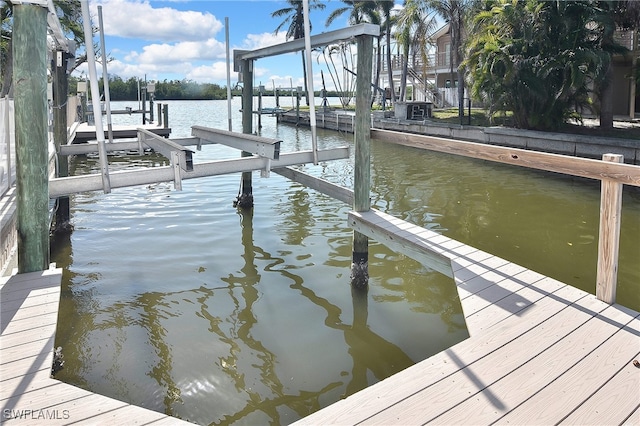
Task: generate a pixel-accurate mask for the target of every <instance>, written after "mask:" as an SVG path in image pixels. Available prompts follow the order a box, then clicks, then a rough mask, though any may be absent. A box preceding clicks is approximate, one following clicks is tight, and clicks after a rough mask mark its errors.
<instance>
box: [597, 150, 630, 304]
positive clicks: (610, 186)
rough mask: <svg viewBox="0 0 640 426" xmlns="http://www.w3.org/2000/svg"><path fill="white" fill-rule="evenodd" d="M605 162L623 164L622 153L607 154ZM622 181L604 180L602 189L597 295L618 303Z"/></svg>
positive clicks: (607, 301) (611, 302)
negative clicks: (617, 286)
mask: <svg viewBox="0 0 640 426" xmlns="http://www.w3.org/2000/svg"><path fill="white" fill-rule="evenodd" d="M602 160H603V161H610V162H614V163H622V162H623V161H624V157H623V156H622V155H620V154H604V155H603V156H602ZM622 186H623V185H622V184H621V183H618V182H613V181H611V180H607V179H603V180H602V188H601V190H600V230H599V237H598V269H597V278H596V280H597V282H596V297H597V298H598V299H600V300H602V301H603V302H606V303H610V304H613V303H615V302H616V285H617V281H618V251H619V247H620V219H621V215H622Z"/></svg>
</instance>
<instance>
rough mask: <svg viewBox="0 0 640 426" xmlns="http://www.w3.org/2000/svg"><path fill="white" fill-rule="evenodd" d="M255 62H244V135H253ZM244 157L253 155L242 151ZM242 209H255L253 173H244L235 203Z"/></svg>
mask: <svg viewBox="0 0 640 426" xmlns="http://www.w3.org/2000/svg"><path fill="white" fill-rule="evenodd" d="M253 65H254V62H253V60H243V61H242V65H241V66H242V133H245V134H247V135H251V134H253V121H252V120H253ZM241 156H242V157H249V156H251V153H249V152H246V151H242V154H241ZM234 205H235V206H238V207H240V208H247V209H248V208H252V207H253V182H252V181H251V172H242V178H241V182H240V193H239V194H238V198H237V199H236V201H235V202H234Z"/></svg>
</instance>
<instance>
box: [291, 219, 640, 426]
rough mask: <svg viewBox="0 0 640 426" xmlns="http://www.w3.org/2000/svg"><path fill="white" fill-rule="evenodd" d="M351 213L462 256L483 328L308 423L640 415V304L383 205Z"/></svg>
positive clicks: (570, 420) (356, 222)
mask: <svg viewBox="0 0 640 426" xmlns="http://www.w3.org/2000/svg"><path fill="white" fill-rule="evenodd" d="M349 222H350V224H351V225H352V226H353V227H354V229H356V230H358V231H359V232H364V233H367V234H368V235H369V236H375V237H376V238H377V239H378V240H379V241H380V242H382V243H390V245H394V244H402V245H403V246H404V247H406V249H407V250H406V252H407V254H408V255H411V253H413V254H415V253H423V252H435V253H437V254H436V255H435V256H434V258H435V260H436V263H435V264H436V265H438V264H440V265H441V264H442V262H438V258H442V256H444V257H445V258H448V259H450V261H451V271H452V275H453V277H454V279H455V283H456V286H457V288H458V293H459V295H460V299H461V301H462V308H463V311H464V315H465V319H466V321H467V326H468V328H469V333H470V335H471V337H470V338H469V339H467V340H465V341H463V342H461V343H459V344H457V345H455V346H453V347H452V348H450V349H448V350H446V351H444V352H441V353H439V354H437V355H435V356H432V357H430V358H428V359H426V360H424V361H422V362H420V363H418V364H415V365H413V366H411V367H409V368H407V369H405V370H403V371H401V372H400V373H398V374H396V375H394V376H391V377H389V378H388V379H386V380H383V381H381V382H378V383H376V384H374V385H373V386H370V387H368V388H366V389H364V390H362V391H360V392H358V393H356V394H354V395H352V396H350V397H348V398H346V399H343V400H341V401H339V402H337V403H335V404H333V405H331V406H329V407H326V408H324V409H322V410H320V411H318V412H316V413H314V414H311V415H309V416H308V417H305V418H303V419H301V420H300V421H298V422H297V423H295V424H296V425H320V424H323V425H328V424H342V425H353V424H383V425H392V424H398V425H400V424H401V425H412V424H426V423H433V424H494V423H499V424H560V423H561V424H581V425H586V424H594V425H604V424H634V425H637V424H640V368H639V367H638V366H636V365H634V362H637V361H640V318H639V316H638V315H639V313H638V312H635V311H632V310H630V309H627V308H625V307H622V306H620V305H609V304H607V303H604V302H602V301H600V300H598V299H596V297H595V296H593V295H591V294H588V293H585V292H583V291H581V290H578V289H576V288H573V287H571V286H568V285H566V284H563V283H561V282H558V281H556V280H553V279H551V278H548V277H545V276H543V275H541V274H538V273H536V272H534V271H531V270H528V269H526V268H524V267H521V266H518V265H515V264H513V263H510V262H508V261H506V260H504V259H501V258H498V257H496V256H492V255H490V254H488V253H485V252H482V251H481V250H477V249H475V248H473V247H470V246H467V245H465V244H462V243H460V242H458V241H455V240H452V239H449V238H447V237H445V236H443V235H439V234H437V233H434V232H432V231H429V230H426V229H424V228H421V227H418V226H416V225H413V224H410V223H408V222H405V221H402V220H400V219H397V218H394V217H392V216H389V215H387V214H384V213H381V212H378V211H375V210H371V211H369V212H366V213H354V212H352V213H351V214H350V217H349ZM444 272H446V271H444ZM636 360H637V361H636Z"/></svg>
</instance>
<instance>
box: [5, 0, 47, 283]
mask: <svg viewBox="0 0 640 426" xmlns="http://www.w3.org/2000/svg"><path fill="white" fill-rule="evenodd" d="M13 87H14V102H15V133H16V189H17V210H18V220H17V233H18V272H19V273H26V272H34V271H42V270H46V269H48V268H49V221H48V218H49V188H48V182H49V176H48V152H47V151H48V144H47V9H46V8H44V7H42V6H37V5H33V4H28V3H23V4H15V5H14V7H13Z"/></svg>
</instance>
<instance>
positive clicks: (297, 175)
mask: <svg viewBox="0 0 640 426" xmlns="http://www.w3.org/2000/svg"><path fill="white" fill-rule="evenodd" d="M272 171H273V173H277V174H279V175H280V176H284V177H286V178H288V179H291V180H292V181H294V182H298V183H301V184H303V185H304V186H306V187H307V188H311V189H314V190H316V191H318V192H320V193H322V194H325V195H328V196H330V197H331V198H335V199H336V200H338V201H342V202H343V203H346V204H349V205H353V191H352V190H351V189H349V188H345V187H344V186H340V185H337V184H335V183H333V182H329V181H328V180H324V179H321V178H318V177H315V176H311V175H310V174H308V173H304V172H301V171H300V170H296V169H294V168H292V167H282V168H279V169H275V168H274V169H273V170H272Z"/></svg>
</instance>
